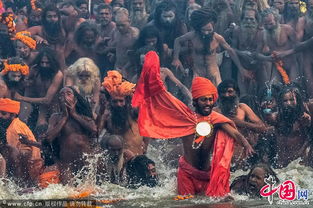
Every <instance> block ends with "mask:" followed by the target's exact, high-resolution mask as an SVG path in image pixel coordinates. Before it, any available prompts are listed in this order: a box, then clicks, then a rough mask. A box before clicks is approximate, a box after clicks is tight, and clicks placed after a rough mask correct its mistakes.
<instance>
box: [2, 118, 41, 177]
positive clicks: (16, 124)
mask: <svg viewBox="0 0 313 208" xmlns="http://www.w3.org/2000/svg"><path fill="white" fill-rule="evenodd" d="M6 133H7V137H6V138H7V142H8V144H9V145H11V146H12V147H15V148H16V149H17V150H19V151H20V152H21V153H23V152H31V158H30V159H29V161H28V164H25V165H28V173H29V175H30V177H31V178H32V179H33V180H37V178H38V176H39V174H40V173H41V172H42V167H43V160H42V158H41V153H40V149H39V148H37V147H34V146H28V145H25V144H22V143H21V142H20V140H19V135H18V134H24V135H26V136H27V137H28V138H27V139H28V140H31V141H36V139H35V137H34V135H33V133H32V132H31V130H30V129H29V128H28V126H27V125H26V124H25V123H24V122H22V121H21V120H20V119H18V118H15V119H13V121H12V123H11V124H10V126H9V127H8V128H7V131H6Z"/></svg>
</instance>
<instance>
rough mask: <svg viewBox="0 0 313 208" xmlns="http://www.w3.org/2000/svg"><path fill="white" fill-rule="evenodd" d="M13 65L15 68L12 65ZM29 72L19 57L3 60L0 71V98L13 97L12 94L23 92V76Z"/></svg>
mask: <svg viewBox="0 0 313 208" xmlns="http://www.w3.org/2000/svg"><path fill="white" fill-rule="evenodd" d="M13 66H15V68H14V67H13ZM28 74H29V67H28V66H27V65H26V64H25V63H24V62H23V60H22V59H21V58H19V57H13V58H9V59H8V60H7V61H5V62H3V69H2V71H1V73H0V98H10V99H13V98H14V94H15V93H16V92H17V93H20V94H22V95H23V94H24V89H25V85H24V78H25V76H27V75H28Z"/></svg>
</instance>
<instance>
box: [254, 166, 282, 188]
mask: <svg viewBox="0 0 313 208" xmlns="http://www.w3.org/2000/svg"><path fill="white" fill-rule="evenodd" d="M256 168H262V169H263V170H264V171H265V177H266V178H268V177H269V176H272V177H274V179H275V181H276V184H278V183H279V178H278V177H277V174H276V173H275V171H274V170H273V169H272V168H271V166H269V165H268V164H265V163H258V164H256V165H254V166H253V167H252V168H251V170H250V172H249V173H248V179H249V177H250V176H251V174H252V171H253V170H254V169H256Z"/></svg>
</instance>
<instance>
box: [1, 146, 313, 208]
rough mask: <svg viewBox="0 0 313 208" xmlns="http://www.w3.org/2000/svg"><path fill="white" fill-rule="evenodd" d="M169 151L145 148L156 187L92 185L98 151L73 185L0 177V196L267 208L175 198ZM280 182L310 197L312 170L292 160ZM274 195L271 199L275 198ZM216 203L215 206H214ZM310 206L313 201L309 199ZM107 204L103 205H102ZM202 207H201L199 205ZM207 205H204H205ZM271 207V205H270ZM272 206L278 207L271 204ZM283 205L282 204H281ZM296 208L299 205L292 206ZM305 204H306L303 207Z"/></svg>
mask: <svg viewBox="0 0 313 208" xmlns="http://www.w3.org/2000/svg"><path fill="white" fill-rule="evenodd" d="M168 151H169V145H167V144H166V142H162V141H160V142H157V143H155V144H154V146H150V147H149V151H148V152H149V154H148V156H149V157H150V158H151V159H153V160H154V161H155V162H156V168H157V171H158V173H159V178H160V186H158V187H156V188H148V187H141V188H139V189H136V190H132V189H126V188H123V187H121V186H118V185H114V184H109V183H105V184H103V185H101V186H99V185H96V163H97V160H98V159H99V158H100V157H103V155H101V154H98V155H95V156H91V157H89V158H88V161H89V163H90V164H89V165H88V167H85V169H86V170H88V173H87V174H84V175H82V174H83V173H81V174H78V175H77V176H76V177H74V178H73V180H72V181H70V182H69V183H70V184H76V185H77V184H78V185H77V187H76V188H74V187H73V186H71V185H66V186H63V185H61V184H51V185H49V186H48V187H47V188H46V189H43V190H39V189H38V190H36V191H34V192H33V193H29V194H19V193H20V191H21V190H22V188H20V187H18V186H17V185H16V184H14V183H13V182H10V181H8V180H7V179H5V182H4V181H3V180H0V199H1V200H4V199H36V200H43V199H66V198H69V197H71V196H73V195H77V194H79V193H80V192H79V191H80V190H82V191H84V190H88V189H90V187H92V189H93V190H94V192H93V193H92V194H91V195H90V196H89V198H90V199H97V200H110V199H123V200H122V201H120V202H117V203H115V204H114V205H115V206H117V207H198V206H200V205H207V204H210V205H208V206H209V207H216V206H217V205H219V206H221V207H233V205H236V207H237V205H238V206H239V207H268V206H269V203H268V202H267V199H262V200H255V199H249V198H248V197H247V196H240V195H237V194H233V193H232V196H233V197H234V198H235V202H233V203H231V204H230V203H226V204H220V203H217V201H215V200H213V199H210V198H208V197H204V196H200V197H196V198H193V199H187V200H182V201H175V200H174V197H175V196H176V195H177V192H176V169H175V168H169V167H167V166H166V165H165V164H164V161H163V157H162V155H164V153H165V152H168ZM275 171H276V173H278V177H279V179H280V180H281V182H283V181H285V180H293V181H294V182H295V183H296V184H297V185H298V186H299V187H300V188H301V189H308V190H310V194H309V199H312V198H313V196H312V192H311V190H313V182H312V178H313V170H312V168H309V167H305V166H302V165H299V161H294V162H292V163H291V164H290V165H289V166H288V167H286V168H283V169H277V170H275ZM243 174H247V172H244V171H236V172H235V173H231V181H232V180H233V179H234V178H235V177H237V176H240V175H243ZM277 200H278V197H277V196H276V197H275V198H274V201H277ZM215 205H216V206H215ZM310 206H311V207H313V201H311V205H310ZM106 207H107V206H106ZM201 207H203V206H201ZM205 207H207V206H205ZM270 207H272V206H270ZM275 207H280V206H278V205H275ZM282 207H286V206H282ZM296 207H300V206H296ZM303 207H306V206H303Z"/></svg>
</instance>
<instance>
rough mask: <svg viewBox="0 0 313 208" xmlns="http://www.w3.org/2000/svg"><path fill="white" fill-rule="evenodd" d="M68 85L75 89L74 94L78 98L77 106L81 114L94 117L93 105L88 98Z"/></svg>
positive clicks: (77, 110)
mask: <svg viewBox="0 0 313 208" xmlns="http://www.w3.org/2000/svg"><path fill="white" fill-rule="evenodd" d="M66 87H68V88H70V89H71V90H72V91H73V94H74V96H75V98H76V100H77V103H76V106H75V109H76V112H77V113H78V114H79V115H82V116H86V117H89V118H92V111H91V107H90V105H89V103H88V102H87V100H86V99H85V98H83V96H81V95H80V94H79V93H78V92H77V91H76V90H75V88H73V87H72V86H66Z"/></svg>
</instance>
